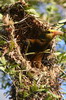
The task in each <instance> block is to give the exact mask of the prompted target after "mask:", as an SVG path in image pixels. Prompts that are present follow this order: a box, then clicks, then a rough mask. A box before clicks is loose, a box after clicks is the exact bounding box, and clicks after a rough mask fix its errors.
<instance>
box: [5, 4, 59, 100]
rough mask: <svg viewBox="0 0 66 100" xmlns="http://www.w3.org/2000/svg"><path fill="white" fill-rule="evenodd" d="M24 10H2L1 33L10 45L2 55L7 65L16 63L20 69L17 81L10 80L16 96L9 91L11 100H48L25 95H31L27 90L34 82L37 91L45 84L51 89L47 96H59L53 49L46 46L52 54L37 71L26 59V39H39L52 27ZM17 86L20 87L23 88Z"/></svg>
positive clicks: (39, 94)
mask: <svg viewBox="0 0 66 100" xmlns="http://www.w3.org/2000/svg"><path fill="white" fill-rule="evenodd" d="M25 9H26V5H24V4H22V3H20V2H17V3H15V4H13V5H10V6H8V7H5V8H4V10H3V15H4V16H3V23H4V26H3V29H5V31H6V33H7V34H5V33H4V35H5V36H6V37H7V38H8V41H9V42H8V43H7V45H6V46H5V49H7V50H6V51H7V52H6V53H5V54H4V55H5V57H6V58H7V59H8V60H9V61H15V62H16V63H17V64H19V66H20V67H17V68H16V69H15V70H16V75H15V80H16V81H15V80H13V81H14V83H15V89H16V92H17V93H16V94H14V91H13V90H12V92H11V95H12V97H13V99H14V100H16V99H15V98H16V97H15V95H17V98H18V99H17V100H24V99H25V100H44V98H47V96H48V94H47V93H46V91H44V92H35V93H33V94H30V95H28V96H26V97H24V93H25V92H26V93H28V94H29V93H30V88H31V86H32V85H34V84H33V83H34V81H35V82H36V84H37V85H39V87H40V86H41V85H44V84H45V85H46V86H50V92H53V93H54V94H57V95H59V90H58V89H59V84H58V73H59V69H58V67H57V66H55V57H54V55H53V50H52V45H51V46H50V45H49V46H48V48H47V49H50V50H51V52H50V53H47V54H46V53H45V54H44V57H43V59H42V67H40V68H37V67H32V66H31V61H30V56H31V55H30V56H29V57H27V56H26V55H25V52H26V49H27V43H28V42H27V41H26V40H27V39H28V38H31V39H37V38H38V39H39V35H40V34H43V33H44V32H46V31H47V30H48V29H49V27H51V26H50V25H49V24H48V23H46V22H45V23H42V22H41V21H39V20H38V19H36V18H35V17H34V16H32V15H30V14H28V13H27V12H26V11H25ZM36 33H38V34H36ZM24 66H26V67H24ZM20 70H22V71H20ZM23 70H24V71H23ZM19 72H20V73H21V75H22V76H21V77H22V79H21V82H19ZM20 83H22V86H21V85H20ZM25 86H26V87H25ZM39 87H38V88H39ZM45 88H46V87H45ZM51 97H52V96H51ZM41 98H42V99H41ZM60 98H61V97H60ZM46 100H47V99H46ZM53 100H55V99H53ZM59 100H60V99H59Z"/></svg>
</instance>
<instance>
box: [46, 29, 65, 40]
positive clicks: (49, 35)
mask: <svg viewBox="0 0 66 100" xmlns="http://www.w3.org/2000/svg"><path fill="white" fill-rule="evenodd" d="M56 35H63V32H62V31H59V30H54V29H48V31H47V32H46V38H47V39H53V38H54V37H55V36H56Z"/></svg>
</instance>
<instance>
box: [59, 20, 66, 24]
mask: <svg viewBox="0 0 66 100" xmlns="http://www.w3.org/2000/svg"><path fill="white" fill-rule="evenodd" d="M58 23H59V24H62V23H66V19H63V20H60V21H59V22H58Z"/></svg>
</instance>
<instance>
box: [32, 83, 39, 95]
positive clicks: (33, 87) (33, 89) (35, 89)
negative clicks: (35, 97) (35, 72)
mask: <svg viewBox="0 0 66 100" xmlns="http://www.w3.org/2000/svg"><path fill="white" fill-rule="evenodd" d="M37 90H38V86H37V85H36V84H34V85H32V86H31V87H30V91H31V92H32V93H33V92H36V91H37Z"/></svg>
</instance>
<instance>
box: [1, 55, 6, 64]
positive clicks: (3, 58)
mask: <svg viewBox="0 0 66 100" xmlns="http://www.w3.org/2000/svg"><path fill="white" fill-rule="evenodd" d="M0 62H1V63H2V64H3V65H6V63H7V61H6V59H5V57H4V56H2V57H0Z"/></svg>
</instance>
